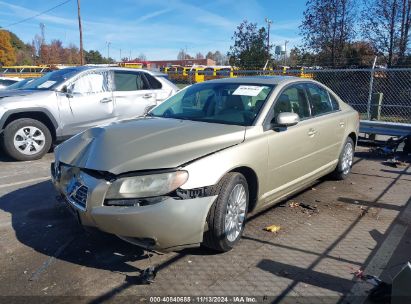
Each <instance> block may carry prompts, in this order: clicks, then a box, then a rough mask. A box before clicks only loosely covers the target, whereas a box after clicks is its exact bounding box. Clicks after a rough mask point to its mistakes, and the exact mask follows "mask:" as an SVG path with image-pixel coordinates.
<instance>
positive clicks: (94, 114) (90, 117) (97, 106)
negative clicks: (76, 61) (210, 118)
mask: <svg viewBox="0 0 411 304" xmlns="http://www.w3.org/2000/svg"><path fill="white" fill-rule="evenodd" d="M165 76H167V75H165V74H161V73H157V72H151V71H146V70H140V69H124V68H115V67H107V68H96V67H84V66H83V67H70V68H65V69H62V70H57V71H54V72H50V73H48V74H46V75H44V76H43V77H41V78H38V79H35V80H32V81H31V82H29V83H27V84H25V86H24V87H23V88H21V89H19V90H5V91H1V92H0V135H2V144H3V148H4V150H5V152H6V153H7V154H8V155H9V156H11V157H12V158H14V159H17V160H33V159H37V158H41V157H42V156H43V155H44V154H45V153H46V152H47V151H48V150H49V149H50V147H51V144H52V143H53V142H59V141H62V140H64V139H67V138H69V137H71V136H73V135H75V134H77V133H79V132H82V131H84V130H86V129H88V128H90V127H93V126H96V125H100V124H106V123H110V122H113V121H117V120H121V119H126V118H132V117H136V116H140V115H142V114H144V113H145V111H147V110H148V109H149V108H151V107H153V106H155V105H157V104H159V103H161V102H162V101H163V100H164V99H166V98H167V97H170V96H171V95H173V94H175V93H176V92H177V90H178V88H177V87H176V86H175V85H174V84H172V83H171V82H170V81H168V80H167V79H166V78H165Z"/></svg>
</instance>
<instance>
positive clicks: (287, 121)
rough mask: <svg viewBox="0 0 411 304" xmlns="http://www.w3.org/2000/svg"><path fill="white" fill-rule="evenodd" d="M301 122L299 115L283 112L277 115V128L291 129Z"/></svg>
mask: <svg viewBox="0 0 411 304" xmlns="http://www.w3.org/2000/svg"><path fill="white" fill-rule="evenodd" d="M299 122H300V116H298V114H297V113H291V112H283V113H280V114H278V115H277V118H276V119H275V127H291V126H295V125H296V124H298V123H299Z"/></svg>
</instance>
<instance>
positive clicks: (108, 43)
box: [106, 41, 111, 60]
mask: <svg viewBox="0 0 411 304" xmlns="http://www.w3.org/2000/svg"><path fill="white" fill-rule="evenodd" d="M106 44H107V60H108V59H109V58H110V45H111V42H110V41H106Z"/></svg>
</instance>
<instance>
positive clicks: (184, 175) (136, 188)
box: [106, 170, 188, 199]
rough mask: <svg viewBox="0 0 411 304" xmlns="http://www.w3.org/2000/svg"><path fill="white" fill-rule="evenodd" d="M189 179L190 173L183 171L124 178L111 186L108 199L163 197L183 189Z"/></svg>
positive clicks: (107, 195)
mask: <svg viewBox="0 0 411 304" xmlns="http://www.w3.org/2000/svg"><path fill="white" fill-rule="evenodd" d="M187 179H188V172H187V171H182V170H180V171H173V172H165V173H158V174H150V175H140V176H130V177H123V178H119V179H117V180H116V181H114V182H113V183H112V184H111V185H110V188H109V189H108V191H107V194H106V199H123V198H144V197H153V196H161V195H164V194H167V193H170V192H173V191H174V190H176V189H177V188H179V187H181V186H182V185H184V183H185V182H186V181H187Z"/></svg>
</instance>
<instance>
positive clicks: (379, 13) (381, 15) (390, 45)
mask: <svg viewBox="0 0 411 304" xmlns="http://www.w3.org/2000/svg"><path fill="white" fill-rule="evenodd" d="M361 25H362V32H363V36H364V37H365V38H366V39H367V40H368V41H370V43H371V44H372V45H373V46H374V47H375V49H376V50H377V51H378V53H379V54H381V55H383V56H384V57H385V58H386V62H387V65H388V66H392V65H394V64H396V63H398V64H402V63H404V61H405V57H406V53H407V50H408V45H409V42H410V40H409V36H410V33H409V30H410V25H411V0H364V10H363V12H362V22H361Z"/></svg>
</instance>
